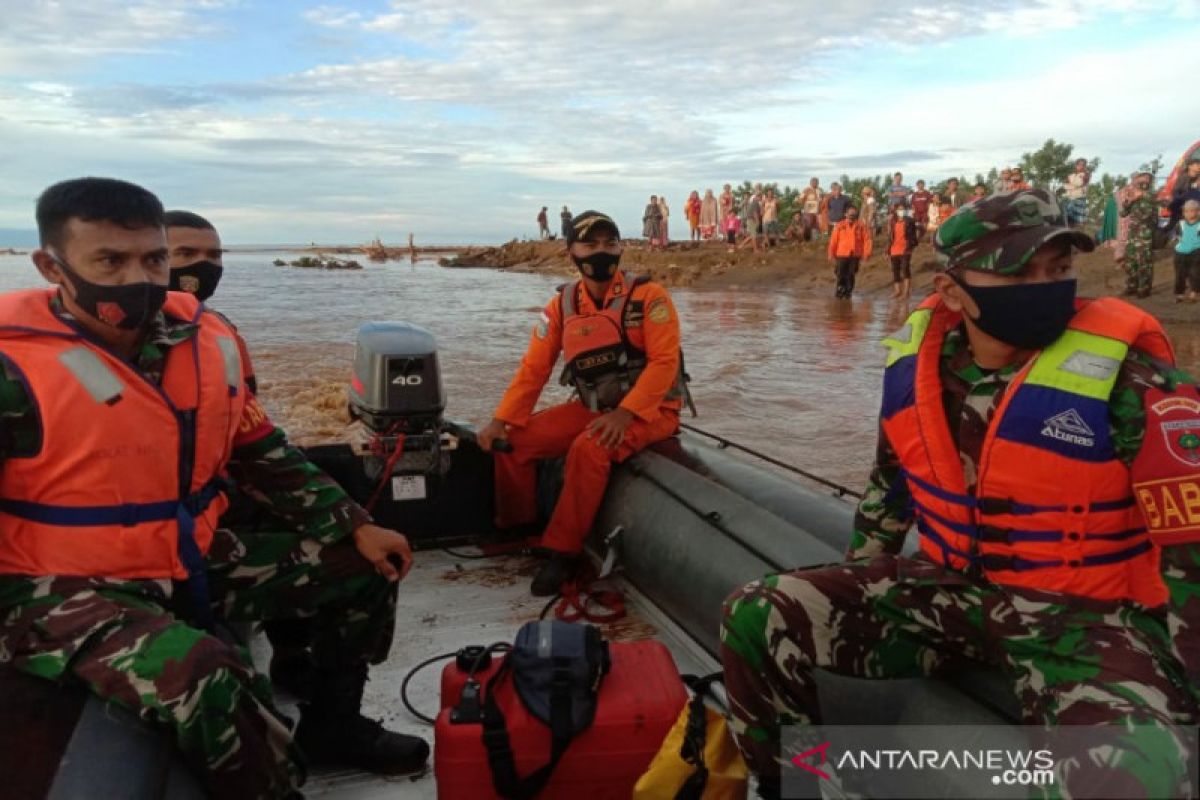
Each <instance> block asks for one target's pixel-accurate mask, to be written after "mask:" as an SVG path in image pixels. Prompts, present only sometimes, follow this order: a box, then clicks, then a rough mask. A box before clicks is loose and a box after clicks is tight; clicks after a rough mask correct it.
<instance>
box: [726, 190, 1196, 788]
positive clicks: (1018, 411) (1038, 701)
mask: <svg viewBox="0 0 1200 800" xmlns="http://www.w3.org/2000/svg"><path fill="white" fill-rule="evenodd" d="M935 246H936V247H937V249H938V250H939V252H940V254H941V256H942V258H943V260H944V270H943V271H942V272H941V273H940V274H938V275H937V276H936V277H935V278H934V293H933V294H932V295H931V296H930V297H929V298H928V299H927V300H926V301H925V302H923V303H922V304H921V306H920V307H919V308H918V309H917V310H916V311H915V312H914V313H913V314H912V315H911V316H910V317H909V319H908V321H907V323H906V324H905V325H904V327H903V328H902V329H901V330H900V331H898V332H897V333H896V334H894V335H893V336H891V337H889V338H888V339H886V340H885V341H884V343H885V345H886V346H887V347H888V348H889V349H890V354H889V356H888V360H887V367H886V369H885V372H884V391H883V407H882V412H881V415H880V437H879V446H878V451H877V457H876V463H875V467H874V469H873V471H872V473H871V476H870V479H869V482H868V485H867V488H866V491H865V493H864V495H863V499H862V501H861V502H860V504H859V507H858V513H857V515H856V517H855V523H854V528H855V530H854V533H853V537H852V540H851V542H850V546H849V548H848V550H847V553H846V563H844V564H842V565H838V566H832V567H822V568H817V569H810V570H800V571H796V572H791V573H785V574H780V575H773V576H769V577H767V578H765V579H763V580H760V581H755V582H754V583H751V584H749V585H747V586H746V587H743V588H742V589H740V590H739V591H738V592H736V593H735V594H734V595H733V596H731V597H730V598H729V600H728V601H727V603H726V607H725V615H724V624H723V630H722V645H721V647H722V659H723V661H724V664H725V671H726V683H727V687H728V690H729V694H730V699H731V706H732V709H733V715H734V721H735V725H734V730H735V735H736V738H737V740H738V743H739V745H740V747H741V748H742V751H743V752H744V754H745V755H746V757H747V761H748V762H749V764H750V766H751V767H752V769H754V770H755V771H756V773H757V774H758V775H759V776H760V778H761V780H762V783H763V795H764V796H766V797H771V796H777V794H778V792H779V786H780V781H781V780H782V776H783V775H784V774H785V773H784V772H783V770H784V769H794V768H793V767H791V766H781V765H786V764H787V763H788V762H787V759H788V758H790V756H791V755H795V753H784V752H781V743H780V732H781V731H780V726H781V725H783V724H788V723H799V724H804V723H812V722H820V721H821V719H820V709H819V707H818V703H817V692H816V685H815V683H814V679H813V671H814V669H816V668H820V669H825V670H829V671H832V672H836V673H840V674H843V675H851V676H857V677H866V678H911V677H920V676H928V675H932V674H941V673H943V672H944V671H946V670H947V669H951V668H953V667H954V666H955V665H962V663H963V662H964V659H965V661H966V663H970V662H972V661H974V662H976V663H978V662H986V663H991V664H996V665H999V666H1000V667H1001V668H1002V669H1003V671H1004V674H1005V675H1006V677H1007V678H1008V679H1009V681H1010V685H1011V687H1012V691H1013V693H1014V694H1015V695H1016V698H1017V700H1018V701H1019V703H1020V707H1021V711H1022V716H1023V720H1022V721H1023V722H1025V723H1026V724H1035V725H1039V724H1045V725H1073V724H1081V725H1108V726H1111V727H1109V728H1105V729H1104V731H1103V735H1105V736H1106V737H1108V735H1109V733H1110V732H1111V742H1110V743H1111V745H1112V746H1113V747H1114V748H1115V752H1117V753H1119V754H1120V758H1119V759H1116V760H1114V763H1115V762H1116V761H1119V766H1117V767H1114V768H1111V769H1100V770H1093V769H1089V770H1076V771H1074V772H1072V773H1071V774H1068V775H1061V776H1056V777H1057V778H1058V780H1059V785H1060V786H1063V788H1064V789H1069V790H1071V791H1070V794H1072V795H1073V796H1080V794H1082V793H1083V792H1085V791H1087V788H1086V787H1081V786H1080V785H1079V781H1096V780H1101V781H1104V782H1105V784H1103V785H1108V786H1128V785H1133V786H1135V787H1138V788H1139V790H1140V792H1141V796H1147V797H1166V796H1172V797H1174V796H1181V794H1182V793H1185V792H1186V791H1188V790H1189V786H1188V777H1187V772H1186V770H1185V768H1184V767H1183V762H1182V761H1180V760H1179V758H1180V753H1181V752H1183V747H1184V745H1183V743H1182V741H1181V740H1180V739H1178V738H1177V732H1176V729H1175V728H1173V724H1174V723H1175V722H1176V721H1177V720H1180V719H1190V718H1191V715H1192V714H1193V712H1194V705H1193V701H1192V699H1191V696H1190V694H1189V692H1188V691H1187V688H1186V685H1185V683H1184V679H1183V677H1182V670H1181V669H1180V665H1179V663H1178V661H1177V660H1176V659H1175V658H1174V657H1172V655H1171V653H1170V642H1169V640H1168V635H1167V631H1166V626H1165V625H1164V617H1165V613H1164V604H1166V602H1167V598H1168V592H1167V589H1166V587H1165V586H1164V582H1163V580H1162V578H1161V577H1160V575H1159V552H1158V550H1157V549H1156V548H1155V546H1154V544H1153V542H1152V541H1151V538H1150V537H1151V534H1152V533H1153V532H1154V529H1153V527H1152V526H1150V525H1148V523H1147V521H1146V519H1144V518H1143V515H1142V511H1141V510H1140V509H1139V506H1138V504H1137V503H1136V502H1135V501H1134V495H1135V488H1137V487H1136V486H1135V484H1134V481H1135V480H1136V479H1137V476H1138V474H1139V473H1138V470H1139V469H1142V467H1143V465H1140V464H1135V463H1134V462H1135V459H1136V458H1138V451H1139V449H1142V448H1141V443H1142V439H1143V437H1144V435H1145V432H1146V424H1147V417H1146V412H1145V411H1143V402H1145V403H1146V404H1147V405H1146V408H1147V409H1149V407H1150V406H1149V404H1150V403H1151V402H1154V401H1155V399H1156V398H1157V397H1158V396H1159V394H1162V393H1164V392H1168V393H1175V392H1176V390H1177V388H1178V384H1180V383H1181V382H1183V381H1186V380H1187V379H1186V376H1184V375H1182V374H1181V373H1179V372H1178V371H1176V370H1175V369H1174V368H1173V367H1172V366H1171V362H1172V351H1171V346H1170V343H1169V342H1168V341H1167V339H1166V336H1165V335H1164V333H1163V331H1162V328H1161V327H1160V326H1159V324H1158V323H1157V322H1156V321H1155V320H1154V319H1153V318H1152V317H1150V316H1148V315H1147V314H1145V313H1144V312H1142V311H1140V310H1139V309H1137V308H1136V307H1134V306H1131V305H1129V304H1126V303H1124V302H1122V301H1120V300H1117V299H1115V298H1104V299H1100V300H1092V301H1078V300H1076V297H1075V278H1074V273H1073V271H1072V252H1073V249H1080V250H1084V251H1090V250H1092V249H1093V248H1094V243H1093V242H1092V240H1091V239H1090V238H1088V237H1087V236H1086V235H1084V234H1082V233H1080V232H1078V231H1074V230H1071V229H1068V228H1067V227H1066V226H1065V224H1064V221H1063V219H1062V215H1061V212H1060V211H1059V209H1058V206H1057V205H1056V204H1055V202H1054V201H1053V200H1052V199H1051V198H1050V197H1049V195H1047V194H1046V193H1045V192H1043V191H1038V190H1030V191H1021V192H1014V193H1008V194H1001V195H994V196H992V197H989V198H986V199H983V200H980V201H978V202H976V203H973V204H971V205H969V206H966V207H964V208H962V209H961V210H959V211H958V212H957V213H955V214H954V215H953V216H951V217H950V218H949V219H948V220H946V222H945V223H943V224H942V225H941V226H940V227H939V229H938V232H937V236H936V239H935ZM1156 393H1157V394H1156ZM1193 394H1194V392H1193ZM1197 400H1198V401H1200V398H1197ZM1196 406H1197V408H1198V409H1200V402H1197V404H1196ZM1197 416H1200V414H1193V417H1197ZM1197 441H1198V443H1200V436H1198V437H1197ZM1151 449H1153V448H1151ZM1156 463H1157V464H1158V466H1162V463H1161V460H1159V461H1158V462H1156ZM1131 465H1132V469H1133V472H1132V475H1131ZM1143 471H1146V470H1144V469H1143ZM1180 471H1181V470H1176V474H1178V473H1179V472H1180ZM1150 472H1153V470H1150ZM1190 474H1192V475H1195V468H1194V467H1193V469H1192V470H1191V472H1190ZM1153 477H1155V478H1158V477H1161V475H1159V474H1157V473H1156V474H1155V475H1154V476H1153ZM1156 485H1157V484H1156ZM1198 491H1200V490H1198ZM1162 508H1163V501H1162V500H1160V501H1159V509H1160V513H1159V517H1165V516H1166V514H1165V513H1162V512H1161V509H1162ZM1148 516H1149V512H1147V517H1148ZM914 522H915V523H916V525H917V528H918V530H919V532H920V536H919V550H918V551H917V552H916V553H915V554H914V555H911V556H909V555H901V549H902V546H903V544H904V541H905V538H906V535H907V533H908V529H909V527H910V526H911V525H912V524H913V523H914ZM1148 527H1150V528H1151V529H1150V531H1148V530H1147V528H1148ZM830 722H836V720H830ZM1119 726H1125V727H1124V728H1122V727H1119ZM1140 737H1146V738H1140ZM1106 740H1107V739H1106ZM1114 781H1115V783H1112V782H1114ZM1096 788H1097V787H1096V785H1095V784H1094V783H1092V784H1090V789H1091V790H1092V792H1093V794H1092V795H1091V796H1097V795H1096V794H1095V790H1096ZM1127 796H1133V795H1127Z"/></svg>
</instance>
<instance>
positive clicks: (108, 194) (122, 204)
mask: <svg viewBox="0 0 1200 800" xmlns="http://www.w3.org/2000/svg"><path fill="white" fill-rule="evenodd" d="M72 219H81V220H83V221H84V222H112V223H114V224H116V225H120V226H121V227H123V228H128V229H130V230H135V229H137V228H161V227H162V225H163V206H162V203H161V202H160V201H159V199H158V198H157V197H155V196H154V194H153V193H152V192H150V191H148V190H146V189H143V188H142V187H141V186H138V185H136V184H133V183H128V182H126V181H120V180H117V179H115V178H75V179H74V180H69V181H61V182H59V183H56V184H54V185H53V186H51V187H50V188H48V189H46V191H44V192H42V194H41V196H40V197H39V198H38V201H37V226H38V237H39V238H40V239H41V243H42V247H46V246H48V245H53V246H55V247H62V245H63V231H64V230H65V228H66V226H67V223H68V222H69V221H70V220H72Z"/></svg>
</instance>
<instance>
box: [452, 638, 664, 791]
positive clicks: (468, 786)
mask: <svg viewBox="0 0 1200 800" xmlns="http://www.w3.org/2000/svg"><path fill="white" fill-rule="evenodd" d="M609 648H610V651H609V652H610V655H611V658H612V670H611V671H610V672H609V673H608V676H607V677H605V679H604V682H603V683H602V684H601V685H600V697H599V700H598V702H597V707H596V719H595V721H594V722H593V723H592V726H591V727H590V728H588V729H587V730H586V731H584V732H583V733H581V734H579V736H577V737H575V739H574V740H573V741H572V742H571V746H570V747H569V748H568V749H567V752H566V755H564V756H563V758H562V760H561V761H560V762H559V763H558V766H557V767H556V768H555V770H554V774H553V775H552V776H551V777H550V781H549V783H547V784H546V788H545V789H544V790H543V791H542V792H541V794H539V795H538V797H539V800H628V798H629V796H630V795H631V794H632V793H633V786H634V784H635V783H637V780H638V778H639V777H641V775H642V773H643V772H645V771H646V767H648V766H649V765H650V760H651V759H652V758H654V754H655V753H657V752H658V749H659V747H660V746H661V745H662V741H663V739H664V738H665V737H666V735H667V731H669V730H670V729H671V726H672V725H673V724H674V722H675V718H676V717H678V716H679V712H680V711H682V710H683V706H684V704H685V703H686V702H687V691H686V690H685V689H684V686H683V683H682V681H681V680H680V678H679V670H678V669H677V668H676V666H675V661H674V659H672V658H671V653H670V652H669V651H668V650H667V648H666V647H664V646H663V644H662V643H661V642H657V641H653V640H646V641H641V642H612V643H611V644H610V645H609ZM500 659H501V657H500V656H496V657H494V659H493V663H492V666H491V667H490V668H489V669H487V670H486V671H484V672H481V673H480V674H479V675H478V676H477V679H478V680H479V682H480V683H481V684H484V685H486V683H487V679H488V678H490V677H491V676H492V673H493V672H494V671H495V670H496V669H497V668H498V667H499V665H500ZM466 679H467V676H466V673H464V672H462V671H461V670H459V669H458V667H457V666H455V664H454V663H451V664H449V665H447V666H446V668H445V670H444V671H443V672H442V709H441V711H440V712H439V713H438V718H437V725H436V726H435V728H434V751H433V758H434V774H435V775H436V777H437V789H438V798H439V800H489V799H491V798H498V795H497V794H496V793H495V790H494V789H493V788H492V773H491V771H490V769H489V768H488V760H487V752H486V751H485V750H484V748H483V742H482V739H481V736H482V726H481V725H479V724H477V723H472V724H455V723H452V722H451V721H450V714H451V711H452V709H453V707H454V706H456V705H458V702H459V697H460V695H461V694H462V688H463V685H464V684H465V683H466ZM496 700H497V703H498V704H499V706H500V710H501V712H502V713H503V714H504V718H505V720H507V722H508V734H509V737H510V738H511V741H512V749H513V753H515V755H516V764H517V770H518V772H519V773H520V774H521V775H522V776H525V775H528V774H530V773H531V772H533V771H534V770H536V769H538V768H539V767H541V766H543V765H544V764H545V763H546V762H547V761H549V759H550V729H549V727H547V726H546V725H544V724H543V723H542V722H541V721H540V720H538V719H537V718H536V717H534V716H533V715H531V714H530V713H529V712H528V711H527V710H526V709H525V706H524V705H523V704H522V703H521V700H520V698H518V697H517V694H516V692H515V691H514V690H513V686H512V681H511V680H507V679H506V680H505V681H504V682H503V683H502V684H501V686H500V687H499V688H498V689H497V693H496Z"/></svg>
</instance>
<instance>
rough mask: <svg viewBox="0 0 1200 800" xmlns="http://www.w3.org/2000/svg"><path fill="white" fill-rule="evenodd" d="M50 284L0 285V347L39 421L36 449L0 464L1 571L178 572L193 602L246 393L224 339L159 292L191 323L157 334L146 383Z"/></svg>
mask: <svg viewBox="0 0 1200 800" xmlns="http://www.w3.org/2000/svg"><path fill="white" fill-rule="evenodd" d="M51 297H52V293H50V292H45V291H40V290H39V291H33V292H16V293H10V294H6V295H0V320H4V324H0V353H3V354H4V356H5V357H6V358H7V359H8V360H9V361H10V362H12V363H13V364H14V365H15V366H16V368H17V369H18V370H20V371H21V372H22V373H23V374H24V376H25V378H26V382H27V386H28V390H29V393H30V396H31V398H32V399H33V401H34V403H35V405H36V407H37V410H38V415H39V420H40V423H41V427H42V446H41V450H40V451H39V452H38V453H36V454H34V455H32V456H30V457H28V458H10V459H7V460H6V461H5V462H4V465H3V468H2V469H0V497H2V498H3V502H0V530H3V532H4V535H3V536H0V574H27V575H97V576H106V577H116V578H173V579H184V578H188V577H189V576H191V577H192V578H194V579H195V578H197V577H198V578H199V579H200V583H199V584H198V583H197V581H196V580H189V588H191V589H192V590H193V593H194V595H193V597H194V600H195V601H197V602H198V600H199V597H200V594H198V593H197V592H198V590H199V589H203V585H202V580H203V576H204V559H203V553H204V551H205V550H207V549H208V546H209V544H210V542H211V540H212V532H213V530H214V529H215V526H216V522H217V518H218V517H219V515H220V514H221V513H222V512H223V511H224V509H225V507H226V505H227V503H226V501H225V498H224V496H223V495H222V494H221V491H220V488H221V486H222V485H223V484H222V482H221V478H220V476H221V473H222V470H223V469H224V466H225V464H226V462H227V461H228V458H229V453H230V451H231V449H232V443H233V438H234V435H235V434H236V432H237V426H238V423H239V421H240V419H241V416H242V409H243V406H244V403H245V397H244V393H243V392H242V391H241V390H240V384H241V377H240V376H241V367H240V357H236V354H237V348H236V342H235V341H234V339H233V337H232V335H231V332H230V330H229V328H228V327H226V326H225V325H224V324H223V323H222V322H220V321H219V320H218V319H217V318H216V317H215V316H214V315H212V314H205V313H203V307H202V306H201V305H200V304H199V303H198V302H197V301H196V300H195V299H194V298H192V297H191V296H190V295H183V294H180V293H177V292H172V293H170V294H169V295H168V300H167V304H166V306H165V310H166V312H167V313H168V314H170V315H171V316H172V317H175V318H180V319H187V320H193V321H194V322H195V323H196V324H197V325H198V327H199V330H198V331H197V332H196V334H195V336H194V338H193V339H192V340H191V341H190V342H189V343H184V344H180V345H178V346H175V347H172V348H170V350H169V351H168V353H167V357H166V362H165V364H164V369H163V375H162V380H161V384H156V383H153V382H152V381H150V380H149V379H148V378H147V377H146V376H144V375H143V374H141V373H139V372H137V371H136V370H134V369H133V368H132V367H131V366H130V365H129V364H128V363H127V362H126V361H124V360H123V359H121V358H119V357H117V356H115V355H113V354H112V353H109V352H108V351H106V350H105V349H103V348H102V347H100V346H97V345H94V344H92V343H91V342H89V341H88V340H87V339H85V338H84V336H83V335H82V334H81V332H80V331H78V330H76V329H74V328H73V327H71V326H70V325H69V324H68V323H66V322H64V321H63V320H61V319H60V318H58V317H57V316H56V315H55V314H54V313H53V312H52V311H51V310H50V299H51ZM222 339H224V340H226V341H227V342H228V344H222ZM230 345H232V348H230ZM231 352H232V353H233V354H234V355H235V358H234V359H230V358H229V353H231ZM194 611H195V612H196V613H197V614H198V616H202V615H203V613H204V612H205V611H207V601H206V600H205V601H204V603H203V606H202V607H200V606H198V607H196V608H195V609H194Z"/></svg>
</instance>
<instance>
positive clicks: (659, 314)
mask: <svg viewBox="0 0 1200 800" xmlns="http://www.w3.org/2000/svg"><path fill="white" fill-rule="evenodd" d="M646 318H647V319H649V320H650V321H651V322H653V323H655V324H657V325H662V324H663V323H666V322H670V321H671V306H670V304H669V303H667V301H666V299H665V298H662V297H656V298H655V299H653V300H651V301H650V305H649V307H648V309H647V311H646Z"/></svg>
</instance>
